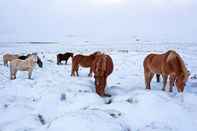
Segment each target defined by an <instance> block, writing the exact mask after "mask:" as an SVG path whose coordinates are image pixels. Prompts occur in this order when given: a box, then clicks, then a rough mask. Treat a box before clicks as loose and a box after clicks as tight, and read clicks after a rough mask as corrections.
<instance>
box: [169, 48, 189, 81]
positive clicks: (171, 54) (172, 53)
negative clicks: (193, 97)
mask: <svg viewBox="0 0 197 131" xmlns="http://www.w3.org/2000/svg"><path fill="white" fill-rule="evenodd" d="M167 53H168V57H167V61H169V60H172V59H176V58H177V60H178V61H179V63H180V67H181V71H182V72H181V75H183V76H184V78H185V79H186V78H187V76H188V71H187V68H186V66H185V63H184V61H183V59H182V58H181V56H180V55H179V54H178V53H177V52H176V51H174V50H169V51H168V52H167Z"/></svg>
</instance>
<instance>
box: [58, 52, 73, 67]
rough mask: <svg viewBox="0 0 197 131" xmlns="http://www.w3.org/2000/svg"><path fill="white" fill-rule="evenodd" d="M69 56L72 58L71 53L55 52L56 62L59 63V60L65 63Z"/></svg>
mask: <svg viewBox="0 0 197 131" xmlns="http://www.w3.org/2000/svg"><path fill="white" fill-rule="evenodd" d="M70 57H71V58H73V53H70V52H66V53H64V54H61V53H60V54H57V64H58V65H59V64H61V61H65V64H67V61H68V59H69V58H70Z"/></svg>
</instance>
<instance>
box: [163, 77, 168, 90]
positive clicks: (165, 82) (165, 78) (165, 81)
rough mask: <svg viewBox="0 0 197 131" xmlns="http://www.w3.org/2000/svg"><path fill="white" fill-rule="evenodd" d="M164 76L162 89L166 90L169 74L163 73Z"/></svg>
mask: <svg viewBox="0 0 197 131" xmlns="http://www.w3.org/2000/svg"><path fill="white" fill-rule="evenodd" d="M162 78H163V88H162V90H163V91H165V89H166V84H167V80H168V76H167V75H162Z"/></svg>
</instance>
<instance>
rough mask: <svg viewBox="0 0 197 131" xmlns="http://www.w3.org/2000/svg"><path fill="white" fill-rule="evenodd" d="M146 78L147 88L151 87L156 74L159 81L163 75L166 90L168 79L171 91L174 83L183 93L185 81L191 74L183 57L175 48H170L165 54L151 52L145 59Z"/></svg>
mask: <svg viewBox="0 0 197 131" xmlns="http://www.w3.org/2000/svg"><path fill="white" fill-rule="evenodd" d="M143 65H144V78H145V85H146V89H151V87H150V83H151V80H152V78H153V76H154V74H157V81H158V82H159V76H160V75H162V77H163V88H162V90H163V91H165V88H166V84H167V79H168V77H169V81H170V90H169V91H170V92H172V88H173V86H174V84H175V85H176V87H177V90H178V92H179V93H183V91H184V87H185V83H186V82H187V79H188V77H189V75H190V73H189V72H188V70H187V68H186V66H185V64H184V61H183V59H182V58H181V56H180V55H179V54H178V53H177V52H176V51H174V50H169V51H167V52H165V53H163V54H149V55H148V56H146V58H145V59H144V63H143Z"/></svg>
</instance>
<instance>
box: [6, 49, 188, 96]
mask: <svg viewBox="0 0 197 131" xmlns="http://www.w3.org/2000/svg"><path fill="white" fill-rule="evenodd" d="M69 58H72V70H71V76H79V73H78V70H79V66H81V67H85V68H90V72H89V74H88V76H90V77H91V76H92V73H93V74H94V79H95V87H96V93H97V94H98V95H100V96H110V95H109V94H107V93H105V87H106V84H107V78H108V76H109V75H110V74H111V73H112V72H113V68H114V64H113V61H112V58H111V56H109V55H107V54H104V53H101V52H100V51H97V52H94V53H92V54H90V55H81V54H77V55H74V54H73V53H71V52H67V53H64V54H57V64H58V65H59V64H61V62H62V61H65V64H67V61H68V59H69ZM3 62H4V65H5V66H8V63H9V64H10V79H11V80H14V79H16V73H17V71H27V72H28V78H29V79H31V75H32V71H33V69H34V68H33V67H34V65H35V64H38V66H39V67H40V68H42V67H43V62H42V61H41V59H40V57H39V56H38V55H37V54H36V53H32V54H28V55H26V56H24V55H23V56H20V55H18V54H5V55H3ZM143 66H144V78H145V86H146V89H151V86H150V83H151V80H152V78H153V76H154V75H155V74H156V78H157V82H160V75H161V76H162V78H163V88H162V90H165V88H166V84H167V80H168V78H169V81H170V90H169V91H170V92H172V89H173V86H176V87H177V91H178V92H179V93H183V91H184V87H185V83H186V82H187V79H188V77H189V75H190V73H189V71H188V70H187V68H186V66H185V64H184V61H183V59H182V58H181V56H180V55H179V54H178V53H177V52H176V51H174V50H168V51H167V52H165V53H163V54H156V53H155V54H153V53H151V54H149V55H147V56H146V57H145V59H144V63H143Z"/></svg>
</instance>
